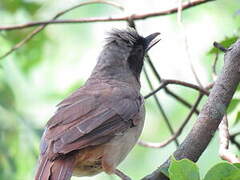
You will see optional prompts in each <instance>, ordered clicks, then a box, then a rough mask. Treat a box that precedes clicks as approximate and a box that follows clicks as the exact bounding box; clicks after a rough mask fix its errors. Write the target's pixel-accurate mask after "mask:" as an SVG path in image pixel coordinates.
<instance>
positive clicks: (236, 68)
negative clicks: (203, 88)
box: [143, 39, 240, 180]
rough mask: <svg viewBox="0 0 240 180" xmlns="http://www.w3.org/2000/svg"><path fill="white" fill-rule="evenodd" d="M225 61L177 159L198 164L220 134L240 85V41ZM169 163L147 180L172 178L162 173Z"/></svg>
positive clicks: (178, 152) (229, 52) (164, 164)
mask: <svg viewBox="0 0 240 180" xmlns="http://www.w3.org/2000/svg"><path fill="white" fill-rule="evenodd" d="M224 62H225V63H224V66H223V69H222V71H221V73H220V74H219V76H218V77H217V80H216V82H215V83H214V86H213V88H212V90H211V92H210V95H209V98H208V100H207V102H206V104H205V105H204V106H203V109H202V110H201V112H200V114H199V116H198V120H197V121H196V122H195V124H194V126H193V128H192V130H191V131H190V133H189V134H188V136H187V137H186V138H185V140H184V141H183V143H182V144H181V145H180V146H179V148H178V149H177V150H176V151H175V152H174V154H173V155H174V157H175V158H176V159H183V158H187V159H190V160H192V161H194V162H196V161H197V160H198V159H199V157H200V156H201V154H202V153H203V151H204V150H205V149H206V148H207V146H208V144H209V142H210V141H211V139H212V137H213V135H214V133H215V132H216V130H217V128H218V126H219V124H220V122H221V120H222V118H223V116H224V114H225V112H226V109H227V107H228V105H229V103H230V101H231V99H232V97H233V94H234V92H235V91H236V89H237V86H238V84H239V82H240V39H239V40H238V41H237V42H236V43H235V44H234V45H232V46H231V48H230V49H229V50H228V51H227V52H226V53H225V56H224ZM169 164H170V160H169V159H168V160H167V161H166V162H164V163H163V164H162V165H161V166H160V168H158V169H157V170H156V171H154V172H153V173H152V174H150V175H148V176H146V177H145V178H143V179H144V180H165V179H168V178H166V176H164V174H163V173H161V170H163V169H165V170H166V169H167V168H168V167H169Z"/></svg>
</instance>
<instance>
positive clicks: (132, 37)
mask: <svg viewBox="0 0 240 180" xmlns="http://www.w3.org/2000/svg"><path fill="white" fill-rule="evenodd" d="M143 40H144V38H143V37H142V36H140V35H139V34H138V33H137V32H136V30H135V29H133V28H130V27H129V28H127V29H124V30H120V29H113V30H112V31H111V32H109V33H108V36H107V38H106V42H107V43H106V45H107V44H109V43H111V42H113V41H124V42H126V43H128V44H130V45H132V46H134V45H135V44H136V43H137V42H139V41H143Z"/></svg>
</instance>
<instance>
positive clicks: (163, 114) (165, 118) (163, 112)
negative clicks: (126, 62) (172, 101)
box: [143, 67, 179, 146]
mask: <svg viewBox="0 0 240 180" xmlns="http://www.w3.org/2000/svg"><path fill="white" fill-rule="evenodd" d="M143 72H144V74H145V76H146V79H147V82H148V85H149V87H150V89H151V91H153V86H152V83H151V81H150V79H149V77H148V74H147V71H146V69H145V67H143ZM153 97H154V99H155V101H156V103H157V106H158V109H159V110H160V112H161V114H162V116H163V119H164V121H165V122H166V124H167V127H168V129H169V131H170V133H171V134H172V135H174V134H175V133H174V131H173V128H172V126H171V124H170V121H169V119H168V117H167V115H166V113H165V111H164V110H163V108H162V105H161V104H160V102H159V100H158V98H157V96H156V94H153ZM174 141H175V144H176V146H178V145H179V142H178V140H177V138H175V139H174Z"/></svg>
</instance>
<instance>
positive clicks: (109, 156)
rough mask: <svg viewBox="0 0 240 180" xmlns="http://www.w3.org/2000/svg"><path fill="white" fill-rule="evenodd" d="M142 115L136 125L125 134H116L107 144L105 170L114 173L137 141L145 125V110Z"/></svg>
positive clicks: (103, 161)
mask: <svg viewBox="0 0 240 180" xmlns="http://www.w3.org/2000/svg"><path fill="white" fill-rule="evenodd" d="M142 115H143V117H141V120H140V122H139V124H138V125H137V126H136V127H133V128H130V129H128V130H127V131H126V132H124V134H123V135H118V136H116V137H115V138H113V139H112V140H111V141H110V142H109V143H107V144H106V145H105V148H104V155H103V159H102V167H103V169H104V171H105V172H107V173H109V174H111V173H113V171H114V170H115V168H116V167H117V166H118V164H119V163H121V162H122V161H123V160H124V159H125V158H126V156H127V155H128V153H129V152H130V151H131V149H132V148H133V147H134V145H135V144H136V143H137V141H138V138H139V136H140V134H141V132H142V129H143V125H144V112H143V114H142Z"/></svg>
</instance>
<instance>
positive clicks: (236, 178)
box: [224, 170, 240, 180]
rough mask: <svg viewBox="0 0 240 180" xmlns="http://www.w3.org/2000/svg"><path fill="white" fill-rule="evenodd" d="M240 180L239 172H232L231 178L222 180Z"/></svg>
mask: <svg viewBox="0 0 240 180" xmlns="http://www.w3.org/2000/svg"><path fill="white" fill-rule="evenodd" d="M239 179H240V170H239V171H236V172H234V173H233V174H232V175H231V176H229V177H227V178H224V180H239Z"/></svg>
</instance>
